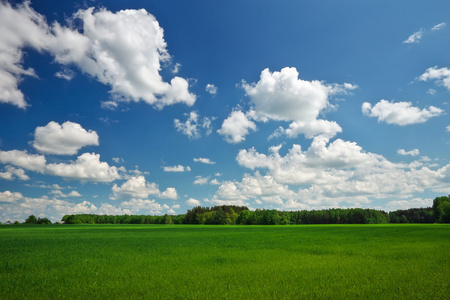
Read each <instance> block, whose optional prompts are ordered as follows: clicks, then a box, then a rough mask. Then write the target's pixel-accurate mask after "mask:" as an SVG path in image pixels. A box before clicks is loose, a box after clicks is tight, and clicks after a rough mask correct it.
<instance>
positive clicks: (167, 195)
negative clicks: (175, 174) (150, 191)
mask: <svg viewBox="0 0 450 300" xmlns="http://www.w3.org/2000/svg"><path fill="white" fill-rule="evenodd" d="M159 198H161V199H173V200H175V199H178V193H177V190H176V189H175V188H173V187H170V188H167V189H166V190H165V191H164V192H162V193H161V195H160V196H159Z"/></svg>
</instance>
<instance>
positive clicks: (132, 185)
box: [111, 176, 161, 200]
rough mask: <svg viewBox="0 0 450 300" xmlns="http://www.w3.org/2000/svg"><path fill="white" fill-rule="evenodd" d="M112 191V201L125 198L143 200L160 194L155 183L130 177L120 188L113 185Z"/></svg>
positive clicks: (142, 178)
mask: <svg viewBox="0 0 450 300" xmlns="http://www.w3.org/2000/svg"><path fill="white" fill-rule="evenodd" d="M112 191H113V196H112V197H111V199H112V200H118V199H127V198H139V199H145V198H147V197H148V196H149V195H159V194H160V193H161V192H160V191H159V188H158V185H157V184H156V183H150V182H147V181H146V180H145V177H144V176H134V177H131V178H130V179H129V180H128V181H126V182H125V183H123V184H122V185H121V186H120V187H119V186H118V185H117V184H114V186H113V187H112Z"/></svg>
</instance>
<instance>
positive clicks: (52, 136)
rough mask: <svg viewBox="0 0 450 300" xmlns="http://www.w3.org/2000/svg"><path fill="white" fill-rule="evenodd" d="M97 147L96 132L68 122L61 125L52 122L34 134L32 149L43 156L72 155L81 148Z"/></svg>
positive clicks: (38, 128) (39, 128)
mask: <svg viewBox="0 0 450 300" xmlns="http://www.w3.org/2000/svg"><path fill="white" fill-rule="evenodd" d="M98 145H99V142H98V135H97V132H95V131H92V130H89V131H86V129H84V128H83V127H81V125H80V124H78V123H73V122H70V121H67V122H65V123H63V124H62V125H59V124H58V123H56V122H53V121H52V122H50V123H48V124H47V125H46V126H43V127H37V128H36V130H35V132H34V141H33V147H34V148H35V149H36V150H38V151H39V152H41V153H45V154H58V155H73V154H77V152H78V150H80V149H81V148H82V147H85V146H98Z"/></svg>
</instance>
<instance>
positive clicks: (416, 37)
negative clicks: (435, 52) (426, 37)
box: [403, 28, 425, 44]
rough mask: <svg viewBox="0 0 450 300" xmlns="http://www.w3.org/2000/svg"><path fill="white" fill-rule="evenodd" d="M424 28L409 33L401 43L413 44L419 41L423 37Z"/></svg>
mask: <svg viewBox="0 0 450 300" xmlns="http://www.w3.org/2000/svg"><path fill="white" fill-rule="evenodd" d="M424 32H425V30H424V29H423V28H421V29H420V30H419V31H417V32H415V33H413V34H411V35H410V36H409V37H408V38H407V39H406V40H404V41H403V44H413V43H419V42H420V40H421V39H422V37H423V34H424Z"/></svg>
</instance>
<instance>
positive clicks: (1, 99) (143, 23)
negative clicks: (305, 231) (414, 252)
mask: <svg viewBox="0 0 450 300" xmlns="http://www.w3.org/2000/svg"><path fill="white" fill-rule="evenodd" d="M52 2H53V1H35V2H24V3H22V2H20V1H17V2H14V3H12V2H5V1H3V2H1V3H0V28H1V30H0V220H1V221H2V222H5V221H7V220H19V221H23V220H24V219H25V218H26V217H27V216H28V215H30V214H35V215H36V216H39V217H48V218H50V219H52V220H53V221H58V220H60V219H61V217H62V216H63V215H64V214H72V213H93V214H165V213H168V214H180V213H185V212H186V210H187V209H189V208H191V207H193V206H197V205H201V206H214V205H221V204H232V205H246V206H248V207H249V208H251V209H256V208H268V209H279V210H302V209H323V208H330V207H363V208H376V209H383V210H386V211H390V210H396V209H405V208H412V207H426V206H430V205H431V203H432V199H434V198H435V197H437V196H441V195H447V194H449V193H450V188H449V187H450V184H449V183H450V154H449V153H450V151H449V148H450V121H449V118H448V111H449V109H450V107H449V102H450V38H449V33H450V31H449V30H450V27H449V26H448V25H447V23H448V22H449V21H450V20H449V19H448V12H449V11H450V3H448V1H373V2H367V1H340V2H339V3H338V2H336V1H215V2H210V1H126V2H124V1H79V2H77V1H73V2H72V1H70V2H67V1H54V2H53V3H52Z"/></svg>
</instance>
